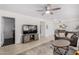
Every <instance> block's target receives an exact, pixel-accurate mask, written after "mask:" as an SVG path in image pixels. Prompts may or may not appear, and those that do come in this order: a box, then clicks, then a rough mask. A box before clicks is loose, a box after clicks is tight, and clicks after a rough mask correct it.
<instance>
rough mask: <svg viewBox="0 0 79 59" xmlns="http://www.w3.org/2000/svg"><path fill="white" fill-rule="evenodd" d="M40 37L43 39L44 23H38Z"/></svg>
mask: <svg viewBox="0 0 79 59" xmlns="http://www.w3.org/2000/svg"><path fill="white" fill-rule="evenodd" d="M40 37H45V22H43V21H41V22H40Z"/></svg>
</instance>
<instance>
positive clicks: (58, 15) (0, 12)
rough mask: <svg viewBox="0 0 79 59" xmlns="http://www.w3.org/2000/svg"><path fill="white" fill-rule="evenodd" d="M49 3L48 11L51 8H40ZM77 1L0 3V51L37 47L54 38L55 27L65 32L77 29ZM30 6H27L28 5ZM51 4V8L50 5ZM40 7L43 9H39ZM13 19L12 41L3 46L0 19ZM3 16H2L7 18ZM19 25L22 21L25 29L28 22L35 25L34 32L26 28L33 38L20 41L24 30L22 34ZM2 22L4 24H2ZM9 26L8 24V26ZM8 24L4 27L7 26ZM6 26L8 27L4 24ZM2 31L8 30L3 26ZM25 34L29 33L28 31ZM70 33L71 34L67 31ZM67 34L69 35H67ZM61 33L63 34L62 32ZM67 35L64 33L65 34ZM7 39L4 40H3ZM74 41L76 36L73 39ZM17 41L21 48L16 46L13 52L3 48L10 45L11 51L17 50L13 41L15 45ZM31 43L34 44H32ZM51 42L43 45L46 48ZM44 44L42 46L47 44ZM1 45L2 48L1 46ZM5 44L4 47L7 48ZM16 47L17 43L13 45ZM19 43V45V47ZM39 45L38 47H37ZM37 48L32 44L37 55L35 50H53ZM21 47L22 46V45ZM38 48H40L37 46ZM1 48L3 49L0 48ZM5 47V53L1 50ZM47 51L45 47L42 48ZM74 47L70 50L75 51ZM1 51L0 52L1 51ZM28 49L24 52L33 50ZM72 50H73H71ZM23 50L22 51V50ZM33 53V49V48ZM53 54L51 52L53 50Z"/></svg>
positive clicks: (21, 24) (20, 25)
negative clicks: (75, 3) (13, 32)
mask: <svg viewBox="0 0 79 59" xmlns="http://www.w3.org/2000/svg"><path fill="white" fill-rule="evenodd" d="M50 5H52V7H51V8H52V9H53V11H52V12H51V13H47V11H50V9H51V8H49V9H44V8H46V7H47V8H48V7H49V6H50ZM78 7H79V5H78V4H77V5H74V4H71V5H70V4H29V5H27V4H23V5H21V4H18V5H16V4H10V5H9V4H5V5H4V4H1V5H0V28H1V29H0V46H1V48H0V53H1V54H20V53H22V52H24V51H26V50H30V49H32V48H35V47H39V46H40V45H42V44H48V43H49V42H50V41H52V40H55V36H54V35H55V34H56V33H55V30H66V31H69V32H75V33H76V32H77V34H78V32H79V20H78V19H79V17H78V15H79V14H78V12H79V11H78V9H79V8H78ZM30 8H31V9H30ZM54 8H55V9H54ZM43 9H44V10H43ZM6 18H7V19H15V23H14V26H15V28H14V30H15V36H14V37H15V43H14V44H9V45H7V46H3V44H4V43H5V42H4V41H5V40H4V37H5V36H4V29H6V28H3V25H4V23H3V22H4V21H3V19H6ZM7 19H6V20H7ZM23 25H26V27H25V28H26V29H25V28H24V29H25V30H27V29H28V28H27V27H28V25H30V26H36V29H37V30H36V31H37V32H36V34H35V33H31V32H29V33H30V34H31V35H32V34H33V36H32V37H34V35H36V36H37V39H38V40H36V41H30V42H26V41H25V42H22V40H23V38H24V36H23V35H25V34H23V30H24V29H22V27H23ZM5 26H6V25H5ZM11 27H12V26H11ZM7 28H8V27H7ZM8 29H9V28H8ZM6 32H9V31H8V30H6ZM28 35H29V34H28ZM71 35H72V34H71ZM71 35H70V34H69V36H71ZM62 36H63V34H62ZM69 36H68V37H69ZM25 39H27V37H25ZM41 39H43V40H41ZM7 41H8V40H7ZM77 42H78V40H77ZM30 43H31V44H30ZM17 44H18V45H19V46H20V47H21V48H22V45H23V46H24V48H27V49H24V50H21V49H20V50H19V51H18V52H17V53H13V52H12V50H10V52H9V51H7V49H9V47H10V48H13V47H14V49H15V52H16V51H17V50H18V49H17V48H16V47H15V46H14V45H16V46H17ZM21 44H22V45H21ZM33 44H34V46H33ZM26 45H27V46H28V45H29V46H31V47H25V46H26ZM50 45H51V44H48V45H47V46H49V47H50V48H49V50H51V51H52V50H53V49H52V47H51V46H50ZM76 45H77V46H76V47H77V49H75V51H76V50H78V49H79V48H78V43H77V44H76ZM47 46H46V47H45V48H47ZM4 47H5V49H4ZM7 47H8V48H7ZM17 47H18V46H17ZM20 47H19V48H20ZM40 48H41V47H40ZM40 48H35V49H37V51H38V55H39V54H42V53H43V54H45V53H47V54H51V55H52V54H53V52H51V51H49V52H50V53H49V52H45V53H44V52H43V51H42V52H41V53H40V52H39V50H38V49H40ZM22 49H23V48H22ZM41 49H42V48H41ZM2 50H4V51H2ZM5 51H6V52H7V53H5ZM46 51H47V50H46ZM75 51H74V52H75ZM2 52H3V53H2ZM34 52H35V51H34ZM34 52H33V53H31V52H27V54H34ZM74 52H73V54H74ZM23 54H24V53H23ZM36 54H37V52H36ZM53 55H54V54H53Z"/></svg>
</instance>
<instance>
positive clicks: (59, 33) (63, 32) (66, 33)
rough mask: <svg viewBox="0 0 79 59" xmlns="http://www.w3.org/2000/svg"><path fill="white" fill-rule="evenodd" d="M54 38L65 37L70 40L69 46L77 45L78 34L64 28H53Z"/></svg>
mask: <svg viewBox="0 0 79 59" xmlns="http://www.w3.org/2000/svg"><path fill="white" fill-rule="evenodd" d="M54 37H55V40H59V39H65V40H68V41H70V43H71V44H70V46H74V47H76V46H77V41H78V36H77V34H76V32H71V31H66V30H55V33H54Z"/></svg>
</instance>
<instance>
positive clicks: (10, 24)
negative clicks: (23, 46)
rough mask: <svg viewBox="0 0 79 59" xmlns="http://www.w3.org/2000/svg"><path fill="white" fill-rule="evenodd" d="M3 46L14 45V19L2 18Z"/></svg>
mask: <svg viewBox="0 0 79 59" xmlns="http://www.w3.org/2000/svg"><path fill="white" fill-rule="evenodd" d="M2 26H3V28H2V29H3V45H2V46H7V45H11V44H15V18H11V17H2Z"/></svg>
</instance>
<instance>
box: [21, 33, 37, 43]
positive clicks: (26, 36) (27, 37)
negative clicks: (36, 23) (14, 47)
mask: <svg viewBox="0 0 79 59" xmlns="http://www.w3.org/2000/svg"><path fill="white" fill-rule="evenodd" d="M35 40H38V34H37V33H31V34H23V39H22V43H27V42H31V41H35Z"/></svg>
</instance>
